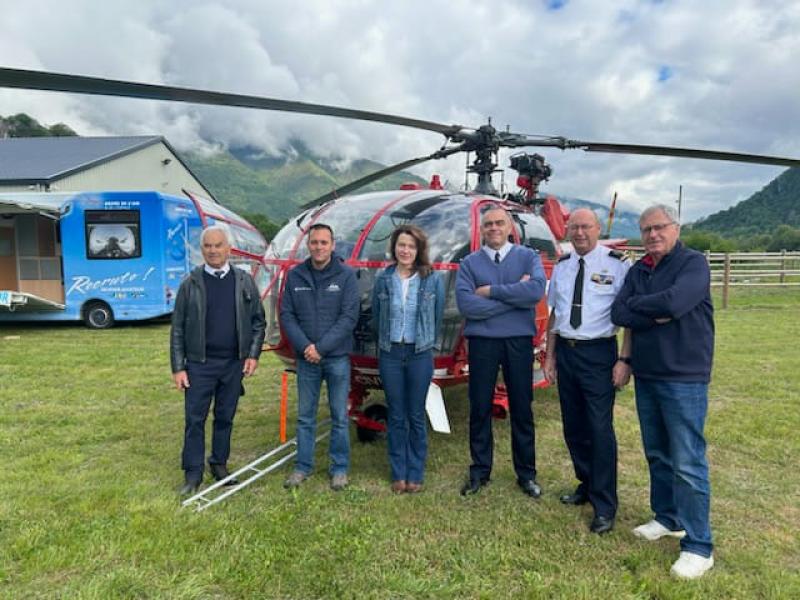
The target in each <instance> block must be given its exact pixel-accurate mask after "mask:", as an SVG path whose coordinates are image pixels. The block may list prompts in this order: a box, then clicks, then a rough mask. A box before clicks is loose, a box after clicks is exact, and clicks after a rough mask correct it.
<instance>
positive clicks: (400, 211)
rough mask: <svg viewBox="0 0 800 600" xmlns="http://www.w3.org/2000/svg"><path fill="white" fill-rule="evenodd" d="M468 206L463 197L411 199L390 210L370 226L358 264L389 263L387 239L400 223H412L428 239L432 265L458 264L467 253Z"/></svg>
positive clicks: (468, 230)
mask: <svg viewBox="0 0 800 600" xmlns="http://www.w3.org/2000/svg"><path fill="white" fill-rule="evenodd" d="M470 205H471V201H470V200H469V199H468V198H466V197H465V196H449V195H436V196H433V197H427V198H420V197H419V196H417V195H414V196H411V197H409V198H407V199H405V200H403V201H401V202H399V203H398V204H396V205H395V206H392V207H391V209H389V210H388V211H387V212H386V213H385V214H383V215H382V216H381V218H380V219H378V221H377V222H376V223H375V224H374V225H373V226H372V229H371V230H370V232H369V235H368V236H367V238H366V239H365V241H364V246H363V247H362V248H361V252H360V254H359V256H358V259H359V260H367V261H373V260H376V261H383V260H389V258H390V256H391V254H390V252H389V237H390V236H391V235H392V231H394V229H395V228H396V227H397V226H398V225H402V224H403V223H409V222H411V223H413V224H414V225H417V226H418V227H420V228H421V229H422V230H423V231H424V232H425V233H426V234H427V235H428V244H429V249H428V254H429V257H430V260H431V261H432V262H459V261H460V260H461V259H462V258H463V257H464V256H466V255H467V254H468V253H469V241H470V220H469V217H470Z"/></svg>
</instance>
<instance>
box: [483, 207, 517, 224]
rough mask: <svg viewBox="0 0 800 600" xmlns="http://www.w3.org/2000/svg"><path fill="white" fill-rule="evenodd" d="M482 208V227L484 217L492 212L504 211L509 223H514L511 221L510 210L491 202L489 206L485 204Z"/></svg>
mask: <svg viewBox="0 0 800 600" xmlns="http://www.w3.org/2000/svg"><path fill="white" fill-rule="evenodd" d="M481 208H482V210H481V225H483V217H485V216H486V213H489V212H492V211H493V210H502V211H503V214H504V215H505V216H506V219H508V222H509V223H512V222H513V221H512V220H511V214H510V213H509V212H508V210H507V209H506V208H505V207H504V206H500V205H499V204H495V203H494V202H491V203H489V204H485V205H484V206H482V207H481Z"/></svg>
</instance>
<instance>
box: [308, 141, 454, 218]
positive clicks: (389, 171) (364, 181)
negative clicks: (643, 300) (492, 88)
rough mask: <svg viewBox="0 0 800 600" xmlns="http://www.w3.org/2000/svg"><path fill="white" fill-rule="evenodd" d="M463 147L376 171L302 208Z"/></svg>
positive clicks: (405, 161)
mask: <svg viewBox="0 0 800 600" xmlns="http://www.w3.org/2000/svg"><path fill="white" fill-rule="evenodd" d="M461 151H462V148H461V146H454V147H452V148H442V149H441V150H437V151H436V152H434V153H433V154H429V155H428V156H420V157H418V158H412V159H410V160H404V161H403V162H400V163H397V164H394V165H390V166H388V167H386V168H384V169H380V170H379V171H375V172H374V173H370V174H369V175H366V176H365V177H361V178H360V179H356V180H355V181H351V182H350V183H348V184H346V185H343V186H342V187H339V188H336V189H335V190H332V191H330V192H328V193H327V194H323V195H322V196H320V197H319V198H315V199H314V200H312V201H311V202H307V203H306V204H303V205H302V206H301V207H300V208H301V209H303V210H307V209H309V208H313V207H314V206H319V205H320V204H324V203H325V202H328V201H330V200H333V199H335V198H340V197H341V196H344V195H346V194H349V193H350V192H353V191H355V190H357V189H359V188H361V187H364V186H365V185H369V184H370V183H372V182H373V181H378V180H379V179H382V178H383V177H386V176H387V175H391V174H392V173H396V172H397V171H402V170H403V169H408V168H409V167H413V166H415V165H418V164H421V163H424V162H426V161H428V160H434V159H437V158H445V157H447V156H450V155H451V154H455V153H456V152H461Z"/></svg>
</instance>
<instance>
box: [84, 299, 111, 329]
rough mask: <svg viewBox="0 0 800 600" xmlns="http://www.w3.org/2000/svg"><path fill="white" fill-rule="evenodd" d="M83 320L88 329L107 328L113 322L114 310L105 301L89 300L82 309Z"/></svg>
mask: <svg viewBox="0 0 800 600" xmlns="http://www.w3.org/2000/svg"><path fill="white" fill-rule="evenodd" d="M83 322H84V323H86V326H87V327H88V328H89V329H108V328H109V327H111V326H112V325H113V324H114V312H113V311H112V310H111V307H110V306H109V305H108V304H106V303H105V302H90V303H89V304H87V305H86V306H85V307H84V309H83Z"/></svg>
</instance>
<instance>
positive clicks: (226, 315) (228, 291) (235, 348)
mask: <svg viewBox="0 0 800 600" xmlns="http://www.w3.org/2000/svg"><path fill="white" fill-rule="evenodd" d="M235 279H236V278H235V277H234V274H233V273H232V272H230V271H229V272H228V274H227V275H226V276H225V277H223V278H222V279H219V278H218V277H214V276H213V275H209V274H208V273H206V272H205V271H203V283H204V284H205V286H206V356H208V357H211V358H236V357H237V356H238V355H239V336H238V335H237V333H236V283H235Z"/></svg>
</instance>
